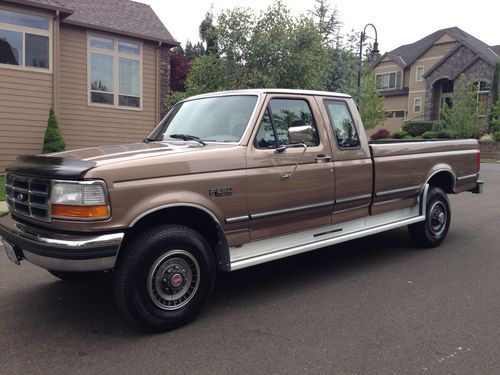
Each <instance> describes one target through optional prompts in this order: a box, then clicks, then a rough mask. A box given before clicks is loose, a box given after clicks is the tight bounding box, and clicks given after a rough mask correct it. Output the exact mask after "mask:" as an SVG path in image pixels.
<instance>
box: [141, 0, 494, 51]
mask: <svg viewBox="0 0 500 375" xmlns="http://www.w3.org/2000/svg"><path fill="white" fill-rule="evenodd" d="M139 1H140V2H143V3H147V4H149V5H150V6H151V7H152V8H153V9H154V11H155V12H156V14H157V15H158V16H159V17H160V19H161V20H162V21H163V23H164V24H165V26H166V27H167V28H168V30H169V31H170V33H171V34H172V35H173V36H174V38H175V39H176V40H177V41H179V42H181V44H182V45H183V46H184V45H185V43H186V41H187V40H190V41H191V42H197V41H198V40H199V37H198V26H199V25H200V22H201V21H202V20H203V18H204V16H205V13H206V12H207V11H208V10H209V9H210V5H211V4H213V6H214V14H215V15H217V13H218V12H219V11H220V10H222V9H228V8H233V7H235V6H244V7H251V8H253V9H255V10H262V9H265V8H267V7H268V6H269V4H271V3H272V0H252V1H249V0H208V1H194V0H139ZM283 1H284V3H285V4H286V5H287V6H288V7H289V8H291V9H292V11H293V13H294V14H300V13H307V11H308V10H311V9H313V8H314V4H315V2H314V0H300V1H297V0H295V1H293V0H283ZM330 4H331V5H332V6H336V7H337V9H338V11H339V16H340V20H341V21H342V22H343V28H342V31H343V32H344V33H347V32H350V31H351V30H356V31H358V32H359V31H361V30H362V29H363V27H364V26H365V25H366V24H367V23H373V24H374V25H375V27H376V28H377V31H378V42H379V49H380V51H381V52H382V53H384V52H387V51H390V50H392V49H394V48H396V47H399V46H400V45H402V44H408V43H412V42H414V41H416V40H418V39H420V38H422V37H424V36H426V35H428V34H430V33H432V32H434V31H436V30H439V29H443V28H446V27H451V26H458V27H459V28H461V29H462V30H464V31H466V32H468V33H469V34H472V35H473V36H475V37H476V38H479V39H481V40H482V41H483V42H485V43H487V44H489V45H498V44H500V22H499V21H500V1H499V0H496V1H495V0H476V1H459V0H455V1H450V0H413V1H411V0H406V1H404V0H403V1H401V0H376V1H373V0H371V1H355V0H338V1H333V0H331V1H330ZM367 34H368V36H374V32H373V31H372V29H371V28H370V29H367Z"/></svg>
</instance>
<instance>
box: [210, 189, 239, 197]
mask: <svg viewBox="0 0 500 375" xmlns="http://www.w3.org/2000/svg"><path fill="white" fill-rule="evenodd" d="M208 194H210V195H213V196H216V197H227V196H228V195H233V188H231V187H227V186H221V187H218V188H212V189H209V190H208Z"/></svg>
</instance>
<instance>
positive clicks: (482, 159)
mask: <svg viewBox="0 0 500 375" xmlns="http://www.w3.org/2000/svg"><path fill="white" fill-rule="evenodd" d="M496 162H497V159H496V158H488V157H483V156H481V163H496Z"/></svg>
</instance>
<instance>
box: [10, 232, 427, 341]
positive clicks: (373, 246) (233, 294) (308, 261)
mask: <svg viewBox="0 0 500 375" xmlns="http://www.w3.org/2000/svg"><path fill="white" fill-rule="evenodd" d="M413 249H415V247H414V246H413V244H412V243H411V242H410V240H409V238H408V236H407V233H406V230H404V229H397V230H393V231H390V232H386V233H382V234H378V235H375V236H371V237H367V238H364V239H360V240H355V241H351V242H348V243H345V244H339V245H335V246H331V247H327V248H324V249H320V250H317V251H313V252H310V253H306V254H302V255H298V256H294V257H290V258H286V259H282V260H278V261H275V262H271V263H267V264H263V265H259V266H255V267H251V268H248V269H243V270H240V271H237V272H233V273H226V272H218V274H217V283H216V287H215V290H214V293H213V295H212V297H211V299H210V301H209V302H208V304H207V306H206V308H205V309H204V311H203V312H202V314H201V316H200V318H199V319H198V320H197V321H196V322H195V324H202V325H210V324H211V323H210V322H211V319H213V318H214V315H215V317H216V316H218V315H220V314H222V311H223V310H225V309H227V307H228V306H231V308H232V309H242V310H246V311H248V309H251V308H252V306H256V304H262V303H263V302H266V300H274V298H275V297H276V296H280V295H284V294H287V293H295V291H294V289H299V290H301V293H304V288H306V289H307V288H316V287H317V286H321V285H324V284H325V283H329V284H332V285H335V284H336V283H338V282H342V281H343V280H345V279H346V278H352V277H356V275H358V276H359V275H362V274H363V273H364V272H367V271H369V270H376V269H377V267H385V266H386V265H387V264H388V263H389V262H394V261H395V259H400V258H411V257H415V256H420V255H421V254H422V253H421V252H418V251H411V250H413ZM419 254H420V255H419ZM48 277H50V279H48V278H44V280H45V281H46V282H43V283H41V284H35V285H34V286H33V287H30V288H25V289H22V290H21V291H16V293H12V294H10V293H8V294H6V295H4V297H3V298H2V299H3V301H2V303H6V304H10V305H11V306H13V307H14V309H15V311H16V314H15V317H9V320H14V322H13V323H14V325H23V326H25V325H28V326H29V325H33V327H32V329H33V330H34V331H35V332H36V330H37V329H39V325H40V324H41V325H43V326H44V327H45V328H47V327H51V329H55V330H56V331H63V332H65V334H77V335H78V334H83V335H87V336H88V335H90V336H95V337H102V336H109V335H111V336H130V335H132V336H141V335H144V331H142V330H140V329H139V328H134V327H133V326H131V325H130V324H129V323H128V322H127V321H126V320H125V319H124V318H122V316H121V314H120V312H119V310H118V308H117V307H116V305H115V302H114V299H113V295H112V282H111V276H110V275H108V276H104V277H101V278H98V279H91V280H86V281H84V282H74V283H71V282H63V281H57V279H55V278H53V277H51V276H48ZM306 291H307V290H306ZM25 301H30V302H29V303H26V302H25ZM16 305H17V307H16ZM34 321H36V322H37V324H38V325H34V324H33V323H32V322H34Z"/></svg>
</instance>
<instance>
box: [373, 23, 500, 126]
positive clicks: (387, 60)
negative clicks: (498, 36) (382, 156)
mask: <svg viewBox="0 0 500 375" xmlns="http://www.w3.org/2000/svg"><path fill="white" fill-rule="evenodd" d="M499 55H500V45H497V46H488V45H487V44H486V43H483V42H482V41H480V40H479V39H477V38H475V37H473V36H472V35H470V34H467V33H466V32H464V31H463V30H461V29H459V28H458V27H452V28H448V29H443V30H438V31H436V32H434V33H432V34H430V35H428V36H426V37H425V38H422V39H420V40H418V41H416V42H415V43H411V44H406V45H403V46H400V47H398V48H396V49H395V50H393V51H391V52H387V53H385V54H384V55H382V56H381V57H380V59H379V60H378V61H377V62H376V63H375V65H374V74H375V78H376V81H377V85H378V88H379V90H380V94H381V95H382V96H383V97H384V107H385V110H386V115H387V117H386V119H385V120H384V121H383V122H382V123H381V124H380V125H379V127H385V128H387V129H389V130H390V131H391V132H394V131H397V130H399V129H400V128H401V126H402V125H403V123H404V122H405V121H409V120H435V119H439V118H440V115H441V109H442V108H443V105H445V104H448V105H450V104H451V101H452V94H453V87H454V84H455V83H456V81H457V79H458V78H459V76H460V75H461V74H462V73H464V74H465V76H466V77H467V78H468V79H469V80H472V81H474V82H476V83H477V90H478V91H477V98H478V101H480V102H481V103H482V104H483V107H487V106H489V105H491V95H490V94H491V93H490V91H491V82H492V78H493V71H494V67H495V63H496V62H497V61H499V59H500V57H499Z"/></svg>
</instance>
